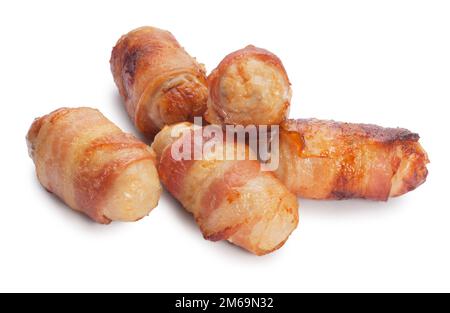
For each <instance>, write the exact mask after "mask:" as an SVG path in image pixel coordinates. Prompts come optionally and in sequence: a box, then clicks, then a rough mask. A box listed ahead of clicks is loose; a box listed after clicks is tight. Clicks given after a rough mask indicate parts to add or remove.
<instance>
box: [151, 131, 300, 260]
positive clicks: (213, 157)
mask: <svg viewBox="0 0 450 313" xmlns="http://www.w3.org/2000/svg"><path fill="white" fill-rule="evenodd" d="M174 130H176V132H173V131H174ZM219 130H220V131H221V129H220V128H219ZM172 132H173V133H172ZM182 132H184V133H183V134H181V135H180V133H182ZM194 132H195V133H196V134H198V135H199V138H203V142H200V143H195V141H194V140H193V139H192V138H193V137H192V135H193V134H194ZM172 134H173V135H177V136H176V137H174V136H172ZM211 140H212V137H208V136H206V135H205V134H204V133H202V129H201V128H200V129H199V130H196V131H194V130H193V128H192V124H188V123H184V124H179V125H174V126H171V127H166V128H164V129H163V130H162V131H161V132H160V133H159V134H158V135H157V136H156V138H155V141H154V143H153V145H152V147H153V148H154V150H155V152H156V154H157V157H158V159H159V165H158V171H159V174H160V177H161V181H162V183H163V184H164V185H165V186H166V188H167V189H168V190H169V192H170V193H171V194H172V195H173V196H174V197H175V198H176V199H177V200H178V201H180V203H181V204H182V205H183V206H184V207H185V208H186V210H187V211H189V212H190V213H192V214H193V215H194V217H195V220H196V222H197V224H198V225H199V226H200V228H201V231H202V233H203V235H204V237H205V238H206V239H209V240H212V241H219V240H228V241H229V242H231V243H234V244H236V245H238V246H240V247H242V248H244V249H246V250H248V251H250V252H252V253H254V254H256V255H264V254H267V253H270V252H272V251H274V250H276V249H278V248H280V247H281V246H282V245H283V244H284V243H285V242H286V240H287V239H288V237H289V235H290V234H291V233H292V231H293V230H294V229H295V228H296V227H297V224H298V202H297V198H296V197H295V195H293V194H292V193H290V192H289V191H288V190H287V188H286V187H285V186H284V185H283V184H282V183H281V182H280V181H279V180H278V179H276V178H275V176H274V175H273V174H272V173H269V172H262V171H261V164H260V163H259V162H258V161H256V160H253V161H252V160H250V158H249V154H250V152H249V150H248V148H247V147H244V149H245V151H246V155H247V157H246V158H245V160H241V161H239V160H226V161H225V160H220V157H218V156H224V155H225V151H226V149H230V150H229V151H233V152H234V151H235V150H236V149H237V146H235V145H233V144H224V145H221V146H220V147H218V148H217V150H215V152H216V153H212V154H208V153H205V155H204V159H203V160H179V159H177V158H176V157H175V156H174V155H173V153H172V150H173V151H181V150H183V149H184V148H181V150H180V146H181V143H182V142H190V143H191V147H192V151H193V149H195V148H194V147H197V148H200V149H203V148H204V147H205V146H206V145H208V144H209V143H211ZM193 156H194V155H191V158H192V157H193Z"/></svg>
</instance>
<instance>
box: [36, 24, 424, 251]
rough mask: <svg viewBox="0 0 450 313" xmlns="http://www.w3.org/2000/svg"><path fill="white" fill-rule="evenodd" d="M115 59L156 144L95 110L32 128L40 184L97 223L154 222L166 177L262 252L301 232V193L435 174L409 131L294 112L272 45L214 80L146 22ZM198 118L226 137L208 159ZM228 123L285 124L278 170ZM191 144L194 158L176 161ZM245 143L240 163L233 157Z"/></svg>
mask: <svg viewBox="0 0 450 313" xmlns="http://www.w3.org/2000/svg"><path fill="white" fill-rule="evenodd" d="M110 64H111V71H112V74H113V77H114V81H115V83H116V85H117V87H118V89H119V93H120V95H121V96H122V98H123V103H124V105H125V107H126V110H127V112H128V114H129V116H130V118H131V120H132V121H133V123H134V124H135V126H136V128H137V129H138V130H139V131H140V132H141V133H143V134H144V135H145V136H146V137H147V138H148V139H149V140H150V141H152V146H151V147H149V146H147V145H146V144H145V143H143V142H141V141H139V140H138V139H136V138H135V137H134V136H132V135H129V134H125V133H123V132H122V131H121V130H120V129H119V128H118V127H117V126H115V125H114V124H113V123H112V122H110V121H109V120H107V119H106V118H105V117H104V116H103V115H102V114H101V113H100V112H99V111H97V110H95V109H91V108H74V109H69V108H62V109H59V110H56V111H54V112H52V113H50V114H48V115H45V116H44V117H41V118H38V119H36V120H35V121H34V123H33V124H32V126H31V128H30V130H29V132H28V135H27V142H28V146H29V151H30V156H31V157H32V159H33V161H34V163H35V165H36V172H37V176H38V179H39V181H40V182H41V184H42V185H43V186H44V187H45V188H46V189H47V190H48V191H50V192H52V193H54V194H55V195H57V196H58V197H60V198H61V199H62V200H63V201H64V202H65V203H66V204H67V205H68V206H70V207H71V208H72V209H74V210H77V211H80V212H83V213H85V214H86V215H88V216H89V217H90V218H92V219H93V220H94V221H96V222H99V223H103V224H107V223H110V222H111V221H136V220H139V219H141V218H143V217H145V216H146V215H148V214H149V213H150V212H151V210H152V209H153V208H155V207H156V206H157V203H158V200H159V197H160V194H161V187H160V181H161V182H162V184H163V185H164V186H165V187H166V188H167V190H168V191H169V192H170V193H171V194H172V195H173V196H174V197H175V198H176V199H177V200H178V201H179V202H180V203H181V204H182V205H183V207H185V209H186V210H187V211H189V212H190V213H191V214H192V215H193V216H194V218H195V220H196V222H197V224H198V225H199V227H200V229H201V231H202V233H203V235H204V237H205V238H206V239H208V240H212V241H219V240H227V241H228V242H231V243H233V244H235V245H237V246H240V247H242V248H244V249H246V250H248V251H250V252H252V253H254V254H256V255H264V254H267V253H270V252H272V251H274V250H277V249H278V248H280V247H281V246H282V245H283V244H284V243H285V242H286V240H287V239H288V237H289V236H290V234H291V233H292V232H293V231H294V230H295V228H296V227H297V225H298V219H299V217H298V200H297V197H300V198H310V199H318V200H323V199H352V198H362V199H369V200H381V201H386V200H388V199H389V197H397V196H400V195H403V194H405V193H407V192H409V191H412V190H414V189H415V188H417V187H418V186H420V185H421V184H423V183H424V182H425V180H426V177H427V173H428V172H427V168H426V165H427V163H428V162H429V161H428V157H427V154H426V152H425V151H424V149H423V148H422V147H421V145H420V144H419V136H418V135H417V134H415V133H412V132H410V131H408V130H406V129H402V128H382V127H379V126H375V125H367V124H350V123H338V122H334V121H324V120H317V119H297V120H292V119H288V116H289V108H290V103H291V96H292V90H291V84H290V82H289V78H288V75H287V73H286V70H285V68H284V66H283V64H282V62H281V60H280V59H279V58H278V57H277V56H276V55H275V54H273V53H271V52H269V51H267V50H264V49H261V48H257V47H254V46H248V47H246V48H244V49H241V50H238V51H236V52H233V53H231V54H229V55H228V56H226V57H225V58H224V60H223V61H222V62H220V64H219V65H218V66H217V68H216V69H215V70H213V71H212V72H211V74H210V75H209V77H207V76H206V71H205V68H204V66H203V65H201V64H199V63H198V62H197V61H196V60H195V59H194V58H193V57H191V56H190V55H189V54H188V53H187V52H186V51H185V50H184V49H183V48H182V46H181V45H180V44H179V43H178V41H177V40H176V39H175V37H174V36H173V35H172V34H171V33H170V32H168V31H165V30H161V29H158V28H154V27H141V28H138V29H136V30H133V31H131V32H129V33H128V34H126V35H124V36H122V37H121V38H120V39H119V41H118V42H117V44H116V46H115V47H114V49H113V51H112V55H111V61H110ZM195 117H202V118H203V121H206V122H207V123H209V124H211V125H209V127H216V128H217V131H218V132H223V135H224V136H223V142H221V145H219V146H220V147H221V148H219V149H218V151H217V149H216V151H215V153H210V154H205V155H203V156H202V158H200V159H197V158H195V156H194V155H193V153H194V152H193V151H194V150H195V149H199V150H200V151H204V148H205V147H206V146H207V145H208V144H210V143H211V141H212V137H211V136H210V132H208V133H206V132H204V128H202V127H198V126H196V125H194V124H192V122H193V120H194V118H195ZM226 125H241V126H251V125H254V126H255V127H260V126H261V125H268V126H273V125H276V126H279V128H280V131H279V149H277V150H276V151H271V154H272V157H277V158H279V166H278V167H277V168H276V169H274V170H273V171H271V172H269V171H265V170H263V168H262V166H263V164H262V163H261V162H260V161H258V159H257V156H255V152H254V151H252V149H250V148H249V147H248V146H247V145H246V143H245V142H238V141H237V140H234V138H233V140H231V141H230V140H226V139H227V138H226V137H227V136H226V134H225V132H224V131H223V129H224V126H226ZM195 136H197V137H199V138H201V141H200V143H199V142H197V141H196V140H194V139H193V138H195ZM186 142H188V143H189V144H188V145H183V143H186ZM230 142H231V144H230ZM187 146H189V147H191V150H190V151H182V152H183V155H187V156H189V157H188V158H177V157H175V156H174V149H179V147H184V148H183V149H185V147H187ZM238 150H241V151H245V153H244V156H245V157H244V158H243V159H231V160H230V159H227V158H226V157H225V154H226V151H227V152H230V151H231V152H232V154H233V155H235V152H236V151H238Z"/></svg>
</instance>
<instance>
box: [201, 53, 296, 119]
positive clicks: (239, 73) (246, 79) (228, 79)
mask: <svg viewBox="0 0 450 313" xmlns="http://www.w3.org/2000/svg"><path fill="white" fill-rule="evenodd" d="M208 85H209V98H208V109H207V111H206V113H205V119H206V120H207V121H208V122H209V123H211V124H233V125H244V126H246V125H253V124H255V125H278V124H280V123H281V122H282V121H284V119H285V118H286V117H287V115H288V113H289V105H290V100H291V93H292V92H291V87H290V83H289V78H288V76H287V74H286V70H285V69H284V67H283V64H282V63H281V61H280V59H279V58H278V57H277V56H276V55H274V54H273V53H271V52H269V51H267V50H264V49H260V48H256V47H254V46H248V47H246V48H244V49H242V50H239V51H236V52H234V53H231V54H230V55H228V56H227V57H225V59H224V60H223V61H222V62H221V63H220V64H219V66H218V67H217V68H216V69H215V70H214V71H213V72H212V73H211V75H210V76H209V77H208Z"/></svg>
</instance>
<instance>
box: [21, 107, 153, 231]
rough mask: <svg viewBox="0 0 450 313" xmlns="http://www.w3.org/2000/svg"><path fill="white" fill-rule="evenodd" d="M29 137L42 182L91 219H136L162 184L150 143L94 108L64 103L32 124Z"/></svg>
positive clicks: (148, 208)
mask: <svg viewBox="0 0 450 313" xmlns="http://www.w3.org/2000/svg"><path fill="white" fill-rule="evenodd" d="M27 143H28V147H29V152H30V156H31V158H32V159H33V161H34V163H35V165H36V172H37V177H38V179H39V181H40V183H41V184H42V185H43V186H44V187H45V188H46V189H47V190H48V191H50V192H52V193H54V194H55V195H57V196H58V197H59V198H61V199H62V200H63V201H64V202H65V203H66V204H67V205H68V206H70V207H71V208H72V209H74V210H76V211H80V212H82V213H84V214H86V215H88V216H89V217H90V218H92V219H93V220H94V221H96V222H98V223H102V224H108V223H109V222H111V221H136V220H139V219H141V218H143V217H145V216H146V215H148V214H149V213H150V211H151V210H152V209H153V208H154V207H156V205H157V203H158V200H159V197H160V194H161V186H160V183H159V178H158V173H157V170H156V167H155V163H154V162H155V160H154V158H155V155H154V152H153V151H152V150H151V148H150V147H149V146H147V145H145V144H144V143H142V142H140V141H138V140H137V139H136V138H135V137H133V136H132V135H129V134H126V133H124V132H122V131H121V130H120V129H119V128H118V127H117V126H115V125H114V124H113V123H112V122H110V121H109V120H108V119H107V118H105V117H104V116H103V115H102V114H101V113H100V112H99V111H98V110H95V109H91V108H76V109H68V108H62V109H59V110H56V111H54V112H52V113H50V114H48V115H46V116H43V117H41V118H38V119H36V120H35V121H34V123H33V124H32V126H31V128H30V130H29V132H28V135H27Z"/></svg>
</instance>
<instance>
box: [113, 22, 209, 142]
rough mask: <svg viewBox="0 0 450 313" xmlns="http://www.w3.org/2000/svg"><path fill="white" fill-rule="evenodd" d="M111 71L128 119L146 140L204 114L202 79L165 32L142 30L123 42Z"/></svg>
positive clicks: (195, 65)
mask: <svg viewBox="0 0 450 313" xmlns="http://www.w3.org/2000/svg"><path fill="white" fill-rule="evenodd" d="M110 63H111V71H112V74H113V76H114V80H115V82H116V85H117V87H118V88H119V92H120V94H121V96H122V98H123V99H124V101H125V106H126V109H127V111H128V114H129V116H130V117H131V119H132V120H133V122H134V124H135V125H136V127H137V128H138V129H139V131H141V132H142V133H144V134H145V135H146V136H147V137H148V138H151V139H152V138H153V136H154V135H156V134H157V133H158V131H159V130H160V129H161V128H163V127H164V126H165V125H170V124H174V123H178V122H184V121H191V120H193V118H194V117H196V116H200V117H201V116H202V115H203V113H204V112H205V110H206V102H207V98H208V89H207V82H206V73H205V69H204V68H203V66H202V65H200V64H199V63H197V62H196V60H195V59H194V58H192V57H191V56H190V55H189V54H187V52H186V51H185V50H184V49H183V48H182V47H181V46H180V44H179V43H178V42H177V40H176V39H175V37H174V36H173V35H172V34H171V33H170V32H168V31H165V30H162V29H158V28H154V27H141V28H138V29H136V30H133V31H131V32H129V33H128V34H126V35H124V36H122V38H120V40H119V41H118V42H117V44H116V46H115V47H114V49H113V51H112V55H111V61H110Z"/></svg>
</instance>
